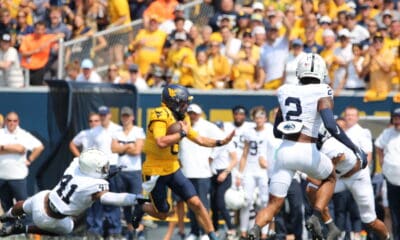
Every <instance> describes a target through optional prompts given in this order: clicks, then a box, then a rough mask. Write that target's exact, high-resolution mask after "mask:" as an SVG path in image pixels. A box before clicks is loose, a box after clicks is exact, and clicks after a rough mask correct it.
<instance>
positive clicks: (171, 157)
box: [142, 105, 198, 176]
mask: <svg viewBox="0 0 400 240" xmlns="http://www.w3.org/2000/svg"><path fill="white" fill-rule="evenodd" d="M184 121H186V122H187V123H188V125H189V126H190V118H189V116H187V115H186V117H185V119H184ZM149 122H150V123H149V125H148V126H147V133H146V139H145V141H144V147H143V152H144V153H145V154H146V161H145V162H144V163H143V169H142V172H143V174H144V175H147V176H152V175H160V176H165V175H168V174H171V173H174V172H176V171H177V170H178V169H179V167H180V166H179V161H178V152H179V144H174V145H172V146H170V147H166V148H160V147H159V146H158V145H157V143H156V139H157V138H160V137H162V136H165V135H166V133H167V129H168V128H169V126H171V125H172V124H174V123H175V122H176V119H175V117H174V115H173V113H172V112H171V110H169V108H167V107H166V106H164V105H162V106H161V107H158V108H156V109H154V110H153V111H152V112H151V113H150V121H149ZM197 135H198V133H197V132H196V131H195V130H193V129H192V128H190V130H189V131H188V133H187V137H188V138H189V139H194V138H196V137H197Z"/></svg>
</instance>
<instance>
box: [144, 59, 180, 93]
mask: <svg viewBox="0 0 400 240" xmlns="http://www.w3.org/2000/svg"><path fill="white" fill-rule="evenodd" d="M168 69H171V70H172V76H171V77H172V78H173V79H172V82H179V77H180V76H179V74H178V73H175V71H174V69H172V68H168ZM164 73H165V71H164V69H163V67H162V66H161V65H158V64H153V65H152V66H151V70H150V73H149V74H148V75H147V79H146V82H147V84H148V85H149V87H151V88H161V87H163V86H165V85H166V82H165V80H164V78H163V77H164Z"/></svg>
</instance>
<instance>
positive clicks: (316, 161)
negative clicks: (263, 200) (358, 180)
mask: <svg viewBox="0 0 400 240" xmlns="http://www.w3.org/2000/svg"><path fill="white" fill-rule="evenodd" d="M296 75H297V77H298V79H299V85H289V84H285V85H283V86H281V87H280V88H279V89H278V94H277V96H278V101H279V105H280V109H279V111H278V113H277V117H276V119H275V123H274V134H275V136H277V137H282V138H283V141H282V144H281V145H280V146H279V148H278V150H277V151H276V162H275V167H274V173H273V175H272V177H271V182H270V197H269V202H268V205H267V207H266V208H264V209H262V210H261V211H260V212H258V214H257V216H256V224H255V226H254V227H253V228H252V229H250V231H249V239H251V240H252V239H259V238H260V230H261V228H262V227H263V226H265V225H267V224H268V223H270V222H271V220H272V218H273V217H274V216H275V215H276V214H277V213H278V211H279V210H280V208H281V206H282V204H283V203H284V199H285V197H286V194H287V191H288V188H289V186H290V183H291V181H292V178H293V175H294V174H295V172H296V170H299V171H301V172H305V173H307V174H308V175H310V176H312V177H314V178H316V179H319V180H322V181H321V185H320V188H319V189H318V191H317V192H316V201H315V204H314V210H313V214H312V215H311V217H310V218H309V219H307V220H306V227H307V229H308V230H309V231H310V232H311V233H312V235H313V238H314V239H322V238H323V235H322V227H321V223H320V220H321V212H322V210H323V209H325V207H326V206H327V204H328V202H329V200H330V198H331V197H332V194H333V190H334V187H335V182H336V177H335V172H334V169H333V165H332V162H331V161H330V159H329V158H328V157H327V156H326V155H325V154H323V153H321V152H319V151H318V149H317V147H316V142H317V137H318V131H319V128H320V125H321V124H322V123H323V124H324V125H325V127H326V129H327V130H328V131H329V133H331V134H332V136H333V137H335V138H337V139H338V140H339V141H340V142H342V143H343V144H345V145H346V146H347V147H349V148H350V149H351V150H352V151H353V152H354V153H355V154H356V155H357V156H359V159H361V160H365V161H366V156H365V154H364V153H363V152H362V150H360V149H358V148H357V147H356V146H355V145H354V144H353V142H352V141H351V140H350V139H349V138H348V137H347V135H346V134H345V133H344V132H343V131H342V130H341V129H340V128H339V127H338V126H337V124H336V122H335V119H334V117H333V111H332V109H333V92H332V89H331V88H330V87H329V86H328V85H326V84H323V82H324V79H325V77H326V75H327V70H326V65H325V62H324V60H323V59H322V57H321V56H319V55H318V54H315V53H309V54H307V55H305V56H304V57H302V58H301V59H300V60H299V63H298V65H297V69H296ZM361 166H362V167H365V166H366V164H364V162H363V163H362V164H361Z"/></svg>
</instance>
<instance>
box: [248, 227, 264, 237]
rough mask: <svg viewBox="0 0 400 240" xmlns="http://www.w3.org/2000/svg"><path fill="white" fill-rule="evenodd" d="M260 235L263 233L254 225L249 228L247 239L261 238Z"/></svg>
mask: <svg viewBox="0 0 400 240" xmlns="http://www.w3.org/2000/svg"><path fill="white" fill-rule="evenodd" d="M260 235H261V233H260V230H259V228H256V227H253V228H251V229H250V230H249V232H248V237H247V239H248V240H260V237H261V236H260Z"/></svg>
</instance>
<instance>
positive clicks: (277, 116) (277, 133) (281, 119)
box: [273, 114, 283, 138]
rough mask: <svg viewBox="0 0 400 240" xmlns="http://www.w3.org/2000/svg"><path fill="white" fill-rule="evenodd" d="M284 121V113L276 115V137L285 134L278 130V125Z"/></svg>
mask: <svg viewBox="0 0 400 240" xmlns="http://www.w3.org/2000/svg"><path fill="white" fill-rule="evenodd" d="M281 122H283V117H282V114H277V115H276V117H275V122H274V130H273V131H274V136H275V137H276V138H282V136H283V134H282V132H281V131H279V130H278V125H279V124H280V123H281Z"/></svg>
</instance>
